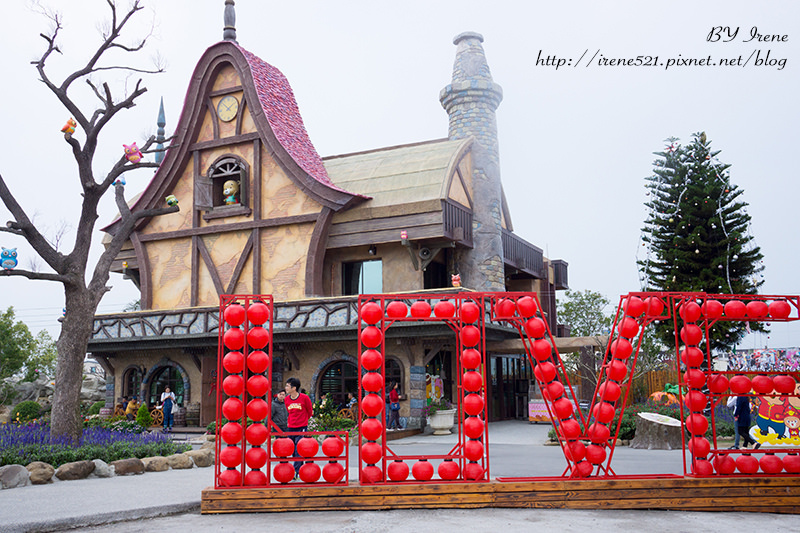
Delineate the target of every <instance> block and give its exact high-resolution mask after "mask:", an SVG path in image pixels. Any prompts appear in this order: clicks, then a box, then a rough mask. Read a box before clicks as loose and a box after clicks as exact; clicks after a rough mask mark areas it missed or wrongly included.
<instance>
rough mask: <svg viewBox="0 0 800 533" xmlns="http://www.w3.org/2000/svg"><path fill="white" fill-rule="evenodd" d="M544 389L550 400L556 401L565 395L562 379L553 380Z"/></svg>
mask: <svg viewBox="0 0 800 533" xmlns="http://www.w3.org/2000/svg"><path fill="white" fill-rule="evenodd" d="M544 391H545V392H546V394H547V397H548V398H549V399H550V401H553V402H554V401H556V400H557V399H559V398H560V397H561V396H563V395H564V385H562V384H561V382H560V381H553V382H552V383H550V384H548V385H547V386H546V387H545V388H544Z"/></svg>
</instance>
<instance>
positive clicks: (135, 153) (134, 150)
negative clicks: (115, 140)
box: [122, 143, 144, 163]
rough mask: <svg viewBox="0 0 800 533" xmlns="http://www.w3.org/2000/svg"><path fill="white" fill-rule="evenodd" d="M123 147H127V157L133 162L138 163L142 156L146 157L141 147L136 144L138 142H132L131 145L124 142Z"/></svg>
mask: <svg viewBox="0 0 800 533" xmlns="http://www.w3.org/2000/svg"><path fill="white" fill-rule="evenodd" d="M122 147H123V148H125V159H127V160H128V161H130V162H131V163H138V162H139V161H141V160H142V157H144V156H143V155H142V152H141V151H140V150H139V147H138V146H136V143H131V144H130V145H127V144H123V145H122Z"/></svg>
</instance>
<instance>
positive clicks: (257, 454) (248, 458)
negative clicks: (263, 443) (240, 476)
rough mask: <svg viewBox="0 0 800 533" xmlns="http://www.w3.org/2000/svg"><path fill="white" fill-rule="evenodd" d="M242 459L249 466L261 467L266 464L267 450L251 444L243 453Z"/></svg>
mask: <svg viewBox="0 0 800 533" xmlns="http://www.w3.org/2000/svg"><path fill="white" fill-rule="evenodd" d="M244 460H245V462H246V463H247V466H249V467H250V468H261V467H262V466H264V465H265V464H267V452H266V450H264V448H261V447H259V446H253V447H252V448H250V449H249V450H247V453H245V455H244Z"/></svg>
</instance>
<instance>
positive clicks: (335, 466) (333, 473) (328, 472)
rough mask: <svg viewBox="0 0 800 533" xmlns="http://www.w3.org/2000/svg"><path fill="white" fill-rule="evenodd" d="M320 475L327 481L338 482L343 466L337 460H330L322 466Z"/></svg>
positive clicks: (342, 472)
mask: <svg viewBox="0 0 800 533" xmlns="http://www.w3.org/2000/svg"><path fill="white" fill-rule="evenodd" d="M322 477H323V478H325V481H327V482H328V483H338V482H339V481H341V479H342V478H343V477H344V467H343V466H342V465H340V464H339V463H337V462H335V461H334V462H330V463H328V464H326V465H325V466H324V467H323V468H322Z"/></svg>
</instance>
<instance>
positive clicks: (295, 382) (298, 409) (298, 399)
mask: <svg viewBox="0 0 800 533" xmlns="http://www.w3.org/2000/svg"><path fill="white" fill-rule="evenodd" d="M284 403H285V404H286V413H287V415H288V416H287V418H288V423H287V425H288V429H289V432H290V433H291V432H296V433H301V432H305V431H308V420H309V419H310V418H311V416H312V415H313V414H314V407H313V406H312V405H311V398H309V397H308V395H306V394H303V393H302V392H300V380H299V379H297V378H289V379H288V380H287V381H286V399H285V400H284ZM302 437H303V436H302V435H292V436H291V438H292V440H293V441H294V447H295V448H294V450H295V451H294V454H295V455H297V443H298V441H299V440H300V439H301V438H302ZM302 465H303V462H302V461H295V462H294V473H295V477H297V476H298V475H299V473H300V467H301V466H302Z"/></svg>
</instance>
